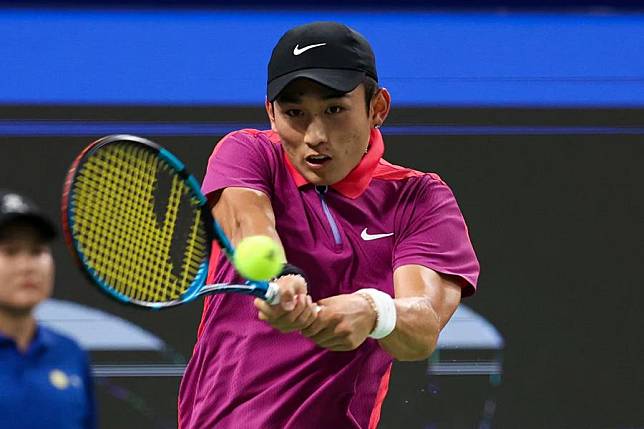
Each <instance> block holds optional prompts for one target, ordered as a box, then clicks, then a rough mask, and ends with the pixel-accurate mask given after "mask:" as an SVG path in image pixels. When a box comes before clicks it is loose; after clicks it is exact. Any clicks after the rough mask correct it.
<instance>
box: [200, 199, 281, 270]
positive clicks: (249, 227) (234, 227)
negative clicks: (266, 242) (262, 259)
mask: <svg viewBox="0 0 644 429" xmlns="http://www.w3.org/2000/svg"><path fill="white" fill-rule="evenodd" d="M213 216H214V217H215V218H216V219H217V220H218V221H219V222H220V223H221V225H222V227H223V228H224V232H225V233H226V234H227V235H228V236H229V237H230V239H231V240H232V242H233V244H234V245H236V244H238V243H239V242H240V241H241V239H242V238H244V237H248V236H251V235H267V236H269V237H271V238H273V239H274V240H275V241H276V242H277V243H279V245H280V248H282V243H281V240H280V238H279V236H278V235H277V230H276V228H275V214H274V213H273V207H272V205H271V202H270V200H269V198H268V196H266V195H265V194H263V193H262V192H259V191H256V190H253V189H245V188H226V189H225V190H224V191H223V192H222V194H221V197H220V198H219V200H218V201H217V203H216V204H215V206H214V207H213ZM284 260H286V259H285V258H284Z"/></svg>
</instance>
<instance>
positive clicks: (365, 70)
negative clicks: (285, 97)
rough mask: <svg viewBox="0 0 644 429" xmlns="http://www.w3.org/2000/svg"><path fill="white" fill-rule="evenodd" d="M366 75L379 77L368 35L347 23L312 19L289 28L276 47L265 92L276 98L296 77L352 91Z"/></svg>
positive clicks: (341, 90)
mask: <svg viewBox="0 0 644 429" xmlns="http://www.w3.org/2000/svg"><path fill="white" fill-rule="evenodd" d="M364 76H369V77H371V78H372V79H374V80H375V81H376V82H377V81H378V73H377V72H376V58H375V56H374V54H373V50H372V49H371V45H369V42H368V41H367V39H365V38H364V36H362V35H361V34H360V33H358V32H357V31H355V30H353V29H351V28H349V27H347V26H346V25H344V24H340V23H337V22H313V23H311V24H305V25H301V26H299V27H295V28H293V29H291V30H289V31H287V32H286V33H285V34H284V35H283V36H282V37H281V38H280V40H279V41H278V42H277V45H275V48H273V53H272V55H271V59H270V61H269V63H268V85H267V90H266V95H267V96H268V99H269V101H274V100H275V99H276V98H277V96H278V95H279V94H280V92H282V90H283V89H284V88H286V86H287V85H288V84H289V83H291V82H292V81H293V80H295V79H297V78H308V79H311V80H313V81H315V82H318V83H320V84H322V85H324V86H328V87H329V88H332V89H335V90H337V91H340V92H350V91H352V90H353V89H354V88H355V87H357V86H358V84H360V82H361V81H362V79H363V78H364Z"/></svg>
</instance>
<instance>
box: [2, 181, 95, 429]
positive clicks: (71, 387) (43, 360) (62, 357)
mask: <svg viewBox="0 0 644 429" xmlns="http://www.w3.org/2000/svg"><path fill="white" fill-rule="evenodd" d="M54 236H55V229H54V226H53V224H52V223H51V222H50V221H49V219H47V218H46V217H45V216H43V214H42V213H41V212H40V211H38V208H37V207H36V206H35V205H34V204H33V203H32V202H31V201H30V200H28V199H27V198H26V197H24V196H22V195H19V194H17V193H15V192H9V191H2V190H0V428H12V429H42V428H57V429H92V428H94V427H96V423H95V413H94V393H93V387H92V382H91V379H90V375H89V374H90V373H89V365H88V359H87V355H86V353H85V352H84V351H82V350H81V349H80V348H79V347H78V345H76V343H74V342H73V341H72V340H71V339H69V338H66V337H63V336H62V335H59V334H57V333H55V332H53V331H51V330H49V329H47V328H45V327H43V326H40V325H39V324H38V323H37V322H36V320H35V319H34V315H33V310H34V308H35V307H36V306H37V305H38V304H39V303H40V302H42V301H43V300H45V299H46V298H47V297H49V295H50V294H51V291H52V287H53V283H54V261H53V259H52V255H51V249H50V245H49V243H50V242H51V240H52V239H53V238H54Z"/></svg>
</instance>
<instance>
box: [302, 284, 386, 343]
mask: <svg viewBox="0 0 644 429" xmlns="http://www.w3.org/2000/svg"><path fill="white" fill-rule="evenodd" d="M318 304H319V306H320V311H319V313H318V315H317V317H316V318H315V320H314V321H313V323H312V324H311V325H310V326H309V327H307V328H304V329H302V330H301V331H302V335H304V336H305V337H308V338H310V339H311V340H313V341H314V342H315V343H316V344H317V345H318V346H320V347H324V348H326V349H329V350H333V351H349V350H354V349H356V348H357V347H358V346H359V345H360V344H362V343H363V342H364V340H365V339H366V338H367V336H368V335H369V334H370V333H371V331H372V330H373V328H374V326H375V323H376V313H375V311H374V310H373V308H372V307H371V305H370V304H369V302H368V301H367V300H366V299H365V298H364V297H362V296H360V295H356V294H349V295H337V296H332V297H330V298H325V299H322V300H320V301H319V302H318Z"/></svg>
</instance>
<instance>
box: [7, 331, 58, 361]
mask: <svg viewBox="0 0 644 429" xmlns="http://www.w3.org/2000/svg"><path fill="white" fill-rule="evenodd" d="M53 342H54V338H53V336H52V334H51V333H50V332H49V331H48V330H47V329H46V328H43V327H42V326H41V325H40V324H37V325H36V330H35V332H34V336H33V338H32V339H31V342H30V343H29V346H27V350H26V352H25V353H26V354H32V353H37V352H39V351H40V350H42V349H46V348H48V347H50V346H51V345H52V344H53ZM3 344H4V345H11V346H12V347H16V341H15V340H14V339H13V338H11V337H8V336H6V335H4V334H3V333H1V332H0V345H3Z"/></svg>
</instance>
